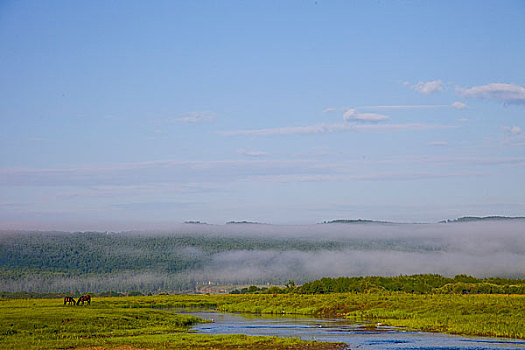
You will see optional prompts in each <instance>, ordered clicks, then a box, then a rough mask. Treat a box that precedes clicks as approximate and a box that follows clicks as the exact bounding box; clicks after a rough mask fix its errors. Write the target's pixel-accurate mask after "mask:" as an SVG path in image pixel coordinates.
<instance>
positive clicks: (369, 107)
mask: <svg viewBox="0 0 525 350" xmlns="http://www.w3.org/2000/svg"><path fill="white" fill-rule="evenodd" d="M450 106H451V105H390V106H362V107H357V108H359V109H369V110H370V109H371V110H374V109H376V110H381V109H383V110H405V109H434V108H447V107H450Z"/></svg>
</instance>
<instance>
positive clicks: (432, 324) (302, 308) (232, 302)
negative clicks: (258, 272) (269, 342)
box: [218, 292, 525, 339]
mask: <svg viewBox="0 0 525 350" xmlns="http://www.w3.org/2000/svg"><path fill="white" fill-rule="evenodd" d="M218 300H221V301H220V302H218V303H219V307H218V309H219V310H221V311H225V312H251V313H268V314H302V315H316V316H323V315H324V316H340V317H346V318H347V319H349V320H353V321H373V322H374V323H381V324H384V325H390V326H396V327H406V328H407V329H409V330H420V331H427V332H441V333H449V334H462V335H475V336H488V337H507V338H515V339H525V296H523V295H493V294H476V295H461V294H460V295H458V294H435V295H432V294H430V295H413V294H406V293H402V292H400V293H368V294H365V293H360V294H354V293H341V294H325V295H301V294H284V295H281V294H279V295H248V296H238V297H237V298H224V299H218Z"/></svg>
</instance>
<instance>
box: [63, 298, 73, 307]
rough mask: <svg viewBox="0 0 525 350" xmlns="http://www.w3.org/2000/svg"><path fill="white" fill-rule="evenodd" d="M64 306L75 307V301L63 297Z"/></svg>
mask: <svg viewBox="0 0 525 350" xmlns="http://www.w3.org/2000/svg"><path fill="white" fill-rule="evenodd" d="M66 304H68V305H71V304H73V305H75V304H76V301H75V299H73V298H71V297H64V305H66Z"/></svg>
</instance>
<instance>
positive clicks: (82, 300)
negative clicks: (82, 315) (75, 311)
mask: <svg viewBox="0 0 525 350" xmlns="http://www.w3.org/2000/svg"><path fill="white" fill-rule="evenodd" d="M85 301H87V303H88V305H91V297H90V296H89V295H83V296H81V297H80V298H78V301H77V305H80V303H82V305H84V302H85Z"/></svg>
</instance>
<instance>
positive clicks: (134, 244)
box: [0, 220, 525, 293]
mask: <svg viewBox="0 0 525 350" xmlns="http://www.w3.org/2000/svg"><path fill="white" fill-rule="evenodd" d="M524 223H525V221H523V220H513V221H512V222H500V221H498V222H496V221H494V222H493V221H487V222H485V221H484V222H482V223H476V222H474V223H473V222H468V223H463V222H458V223H442V224H390V223H360V222H357V223H335V224H329V225H326V224H319V225H303V226H277V225H250V224H242V223H241V224H235V225H204V224H198V225H197V224H195V225H194V224H186V225H180V227H178V228H176V229H174V230H172V231H166V232H122V233H101V232H77V233H67V232H1V233H0V284H1V288H0V290H1V291H5V292H19V291H28V292H43V293H47V292H71V293H74V292H76V291H81V292H82V291H90V292H104V291H108V290H114V291H119V292H131V291H141V292H143V293H149V292H154V293H158V292H194V291H195V290H196V288H199V287H202V286H206V285H226V284H228V285H238V284H239V285H240V284H254V285H255V284H257V285H262V284H278V285H279V284H280V285H282V284H285V283H286V282H287V281H290V280H293V281H295V282H296V283H298V284H303V283H306V282H309V281H313V280H316V279H321V278H324V277H332V278H337V277H341V276H344V277H352V276H371V275H374V276H399V275H413V274H440V275H444V276H446V277H453V276H455V275H461V274H467V275H472V276H476V277H480V278H483V277H506V278H523V277H525V235H523V232H524V227H525V225H524ZM323 288H325V289H326V288H331V287H327V286H323Z"/></svg>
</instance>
